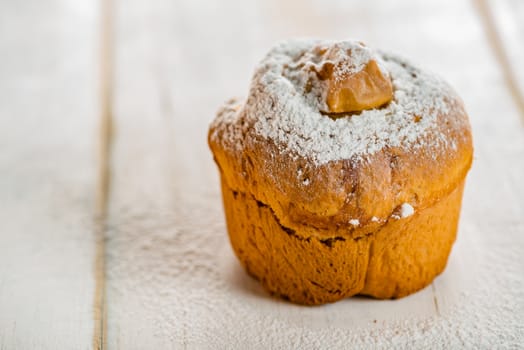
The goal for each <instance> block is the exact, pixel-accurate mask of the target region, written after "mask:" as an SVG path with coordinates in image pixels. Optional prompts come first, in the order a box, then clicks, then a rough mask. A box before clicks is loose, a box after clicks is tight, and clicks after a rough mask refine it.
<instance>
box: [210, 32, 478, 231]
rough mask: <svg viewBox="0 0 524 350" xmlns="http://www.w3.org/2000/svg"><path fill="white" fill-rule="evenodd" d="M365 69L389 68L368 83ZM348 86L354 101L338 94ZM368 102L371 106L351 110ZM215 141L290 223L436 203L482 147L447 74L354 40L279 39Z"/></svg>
mask: <svg viewBox="0 0 524 350" xmlns="http://www.w3.org/2000/svg"><path fill="white" fill-rule="evenodd" d="M370 63H372V65H373V67H371V65H370ZM369 67H371V68H369ZM368 68H369V69H370V70H369V72H368ZM362 72H364V73H362ZM358 74H364V76H365V77H366V79H367V78H368V77H369V75H372V74H378V78H377V76H375V78H373V77H372V78H373V79H368V80H365V81H364V82H363V83H362V81H360V82H359V79H360V78H358ZM348 77H349V78H348ZM355 77H357V78H355ZM351 79H353V80H354V81H356V84H357V85H351V84H355V83H354V81H351ZM341 81H342V83H341V84H338V85H337V83H339V82H341ZM348 82H349V83H348ZM388 82H390V83H391V91H388V90H387V88H388V87H387V84H388ZM358 84H360V85H358ZM340 86H342V88H344V89H345V88H347V87H348V86H349V88H348V89H346V90H344V91H343V93H342V96H343V97H344V96H345V98H348V96H349V97H351V98H353V100H352V101H351V103H349V104H346V105H344V103H342V104H338V105H337V104H336V103H333V96H334V95H336V94H334V93H333V91H334V90H333V89H341V87H340ZM359 88H360V89H362V88H364V89H368V90H369V91H371V93H372V97H376V96H373V94H377V95H379V94H381V96H379V97H380V98H375V99H373V98H372V99H369V98H368V97H369V96H365V94H361V95H359V94H358V92H359ZM335 92H337V93H338V92H340V90H339V91H335ZM344 94H345V95H344ZM388 94H389V95H390V96H389V95H388ZM368 95H369V94H368ZM330 97H331V101H330ZM336 98H339V99H340V97H339V96H338V97H337V96H335V100H334V101H335V102H340V101H337V100H336ZM369 101H371V102H369ZM330 102H331V103H330ZM342 102H344V101H342ZM359 103H360V104H359ZM379 103H380V105H377V104H379ZM357 105H358V106H360V107H359V108H357V109H360V108H362V109H363V110H351V107H354V106H357ZM375 105H376V106H375ZM337 108H338V110H337ZM334 109H335V111H334ZM340 109H342V110H343V111H347V113H344V112H342V113H340ZM209 143H210V146H211V148H212V150H213V152H214V154H215V158H216V160H217V163H218V164H219V166H220V168H221V169H222V175H223V176H224V177H225V179H226V182H227V183H228V184H229V186H231V187H232V188H234V189H237V190H239V191H242V192H246V193H250V194H251V195H253V196H254V197H255V198H256V199H257V200H259V201H261V202H263V203H264V204H266V205H269V206H270V207H271V208H272V209H273V210H274V211H275V213H276V214H277V216H278V217H279V218H280V220H281V221H282V222H284V223H286V225H288V226H293V225H309V226H312V227H314V228H315V229H322V228H326V229H327V230H328V229H329V230H332V229H333V227H337V228H338V227H339V228H340V230H342V231H344V230H346V231H347V230H348V227H350V228H351V227H353V228H354V229H351V231H354V230H356V231H362V230H361V228H364V227H375V228H376V226H377V225H380V224H383V223H384V222H386V221H387V220H389V219H401V218H402V217H403V216H407V215H411V214H412V213H413V212H414V211H415V210H416V208H422V207H426V206H429V205H431V204H432V203H434V202H435V201H437V200H438V199H439V198H441V197H442V196H444V195H445V194H447V193H449V192H450V191H451V190H452V189H454V188H455V187H456V186H457V185H458V184H459V183H460V182H461V181H462V180H463V178H464V177H465V175H466V173H467V170H468V169H469V167H470V164H471V158H472V142H471V135H470V128H469V123H468V118H467V115H466V113H465V111H464V108H463V105H462V102H461V100H460V98H459V97H458V96H457V95H456V93H455V92H454V91H453V89H452V88H451V87H450V86H449V85H448V84H447V83H445V82H444V81H443V80H442V79H440V78H438V77H437V76H435V75H433V74H430V73H428V72H425V71H422V70H420V69H419V68H417V67H415V66H413V65H412V64H410V63H408V62H407V61H405V60H404V59H401V58H399V57H397V56H395V55H392V54H388V53H383V52H377V51H374V50H372V49H370V48H368V47H366V46H364V45H363V44H361V43H359V42H353V41H342V42H331V41H319V40H313V41H311V40H309V41H307V40H295V41H286V42H283V43H280V44H278V45H277V46H275V47H274V48H273V49H272V50H271V51H270V52H269V53H268V55H267V56H266V57H265V58H264V59H263V60H262V62H261V63H260V64H259V65H258V67H257V68H256V70H255V74H254V76H253V80H252V83H251V88H250V91H249V95H248V98H247V100H246V101H245V102H243V103H242V102H237V101H230V102H228V103H227V104H226V105H225V106H224V107H223V108H222V109H221V110H220V111H219V113H218V116H217V118H216V119H215V120H214V121H213V123H212V125H211V128H210V133H209ZM348 224H349V225H348Z"/></svg>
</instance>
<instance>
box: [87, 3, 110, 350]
mask: <svg viewBox="0 0 524 350" xmlns="http://www.w3.org/2000/svg"><path fill="white" fill-rule="evenodd" d="M99 15H100V26H99V28H100V47H99V50H100V51H99V54H100V55H99V60H100V61H99V65H100V77H99V78H100V85H99V89H100V90H99V98H100V105H99V108H100V109H99V111H100V112H99V113H100V115H99V130H98V135H97V136H98V163H97V167H98V169H97V170H98V174H97V187H96V210H95V213H96V217H95V221H94V222H95V228H94V234H95V241H96V252H95V266H94V278H95V295H94V300H93V342H92V345H93V349H96V350H102V349H104V348H106V334H107V332H106V329H107V327H106V326H107V325H106V320H107V308H106V297H105V294H106V292H105V254H106V249H105V234H106V229H107V208H108V200H109V190H110V181H111V173H110V162H111V140H112V119H113V117H112V95H113V51H112V50H113V1H112V0H100V11H99Z"/></svg>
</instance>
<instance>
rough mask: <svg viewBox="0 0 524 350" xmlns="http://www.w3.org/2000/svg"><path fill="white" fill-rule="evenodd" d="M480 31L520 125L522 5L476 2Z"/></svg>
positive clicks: (523, 106)
mask: <svg viewBox="0 0 524 350" xmlns="http://www.w3.org/2000/svg"><path fill="white" fill-rule="evenodd" d="M476 3H477V8H478V10H479V13H480V16H481V18H482V21H483V22H484V29H485V31H486V35H487V37H488V40H489V42H490V44H491V47H492V48H493V51H494V53H495V56H496V58H497V60H498V61H499V63H500V68H501V70H502V73H503V74H504V78H505V80H506V84H507V85H508V89H509V91H510V93H511V95H512V97H513V99H514V100H515V103H516V105H517V107H518V108H519V111H520V116H521V120H522V122H523V123H524V69H523V67H522V62H524V46H523V44H522V43H523V42H524V24H523V21H522V19H523V18H524V4H523V3H522V1H514V0H503V1H489V0H476Z"/></svg>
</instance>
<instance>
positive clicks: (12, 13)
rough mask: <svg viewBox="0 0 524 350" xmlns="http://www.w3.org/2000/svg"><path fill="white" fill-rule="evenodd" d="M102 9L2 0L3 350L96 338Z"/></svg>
mask: <svg viewBox="0 0 524 350" xmlns="http://www.w3.org/2000/svg"><path fill="white" fill-rule="evenodd" d="M96 11H97V9H96V7H95V6H93V4H92V3H79V2H65V1H48V2H45V4H44V3H42V2H38V1H24V2H15V1H8V2H2V4H1V11H0V57H1V62H2V63H1V64H0V77H1V78H0V348H1V349H90V348H91V346H92V345H91V344H92V337H93V329H94V327H95V325H94V320H93V316H94V312H93V303H94V291H95V281H94V276H93V269H94V252H95V238H94V227H93V218H94V214H95V196H94V193H95V188H96V170H95V169H96V161H97V160H96V143H97V136H98V135H97V132H96V128H97V113H98V111H97V96H96V91H97V85H96V82H97V78H96V77H97V49H98V48H97V46H96V42H97V38H96V18H97V17H96V15H97V13H96Z"/></svg>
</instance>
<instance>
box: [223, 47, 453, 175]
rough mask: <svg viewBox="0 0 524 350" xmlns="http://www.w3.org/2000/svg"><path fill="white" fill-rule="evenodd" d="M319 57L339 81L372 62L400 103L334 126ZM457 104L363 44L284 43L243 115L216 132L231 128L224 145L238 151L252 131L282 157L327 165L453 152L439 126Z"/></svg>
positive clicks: (228, 118)
mask: <svg viewBox="0 0 524 350" xmlns="http://www.w3.org/2000/svg"><path fill="white" fill-rule="evenodd" d="M326 48H328V49H326ZM326 50H327V51H326ZM329 50H331V52H330V51H329ZM344 52H346V53H347V52H349V53H348V55H351V57H350V60H351V62H352V63H351V64H349V65H348V64H345V63H343V64H338V63H340V62H345V61H341V60H340V59H339V58H340V57H341V55H342V54H343V53H344ZM318 55H323V57H328V58H330V57H331V58H330V59H332V62H333V64H334V65H335V68H336V67H339V68H337V69H339V70H340V72H339V73H337V74H346V73H349V72H354V71H358V70H359V69H362V67H363V66H364V65H365V64H366V63H367V62H369V60H370V59H374V60H376V61H377V63H378V64H379V67H380V68H381V70H383V71H384V72H386V74H388V75H389V76H390V77H391V81H392V84H393V88H394V97H393V100H392V101H391V102H390V103H389V104H388V105H387V106H385V107H382V108H378V109H370V110H365V111H362V112H360V113H358V114H353V115H347V116H343V117H341V118H336V119H333V118H330V117H329V116H327V115H325V114H324V113H322V111H323V110H326V108H327V107H326V105H325V94H326V91H327V88H326V87H325V85H323V84H325V82H323V81H321V80H319V79H318V78H315V79H314V76H313V74H317V73H316V72H317V71H318V70H319V69H320V67H319V65H318V63H319V56H318ZM346 61H347V57H346ZM453 96H454V93H453V91H452V89H451V88H450V87H449V86H448V85H447V84H446V83H445V82H444V81H443V80H441V79H439V78H437V77H435V76H434V75H432V74H429V73H426V72H423V71H421V70H420V69H418V68H416V67H414V66H412V65H411V64H409V63H407V62H406V61H405V60H403V59H400V58H398V57H396V56H394V55H391V54H386V53H382V52H376V51H373V50H371V49H369V48H367V47H365V46H363V45H362V44H359V43H356V42H329V41H311V40H309V41H306V40H294V41H286V42H283V43H280V44H279V45H277V46H276V47H275V48H273V49H272V50H271V51H270V52H269V54H268V55H267V56H266V57H265V58H264V59H263V60H262V62H261V63H260V65H259V66H258V67H257V69H256V71H255V74H254V77H253V80H252V84H251V88H250V92H249V96H248V99H247V101H246V103H245V104H244V105H243V108H242V109H240V110H235V109H234V108H229V109H223V110H222V112H221V113H219V115H218V118H217V120H215V122H214V123H215V127H216V126H220V127H225V126H224V124H228V126H226V127H227V128H229V129H230V130H228V134H227V135H225V137H228V138H229V140H228V141H229V143H230V144H234V145H235V147H238V145H239V144H241V143H242V142H243V140H242V135H244V132H245V130H246V128H247V127H248V126H249V127H253V128H254V130H255V133H256V134H257V135H259V136H261V137H263V138H265V139H268V140H272V141H274V142H275V144H277V145H279V147H280V148H281V151H282V152H288V153H290V154H292V155H294V156H301V157H306V158H308V159H311V160H312V162H313V163H314V164H316V165H322V164H325V163H328V162H330V161H337V160H342V159H356V160H359V159H363V158H364V157H366V156H368V155H372V154H374V153H376V152H379V151H381V150H382V149H384V148H385V147H404V148H409V149H417V148H421V147H427V148H438V147H447V146H448V140H447V138H446V135H444V134H443V133H442V132H441V131H439V128H438V127H437V126H438V124H437V118H438V117H439V115H440V116H442V115H446V114H447V113H449V111H450V110H449V105H450V102H449V101H452V100H453V98H454V97H453ZM240 119H242V120H240ZM232 123H233V124H235V125H234V126H232V125H231V124H232ZM428 135H431V137H427V136H428ZM222 136H223V137H224V135H222Z"/></svg>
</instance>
